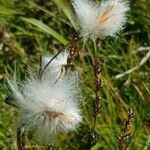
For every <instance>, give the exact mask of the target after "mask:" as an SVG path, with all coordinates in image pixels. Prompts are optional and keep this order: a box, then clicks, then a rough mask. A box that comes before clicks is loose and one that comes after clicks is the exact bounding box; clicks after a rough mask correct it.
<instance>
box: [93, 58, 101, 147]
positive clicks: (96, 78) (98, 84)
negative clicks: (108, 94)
mask: <svg viewBox="0 0 150 150" xmlns="http://www.w3.org/2000/svg"><path fill="white" fill-rule="evenodd" d="M93 71H94V83H95V101H94V103H93V131H92V134H91V145H94V144H96V142H97V138H96V137H97V136H96V133H95V127H96V122H97V115H98V113H99V108H100V106H99V105H100V97H99V91H100V90H101V88H102V84H101V79H99V73H100V60H99V58H96V59H95V61H94V63H93Z"/></svg>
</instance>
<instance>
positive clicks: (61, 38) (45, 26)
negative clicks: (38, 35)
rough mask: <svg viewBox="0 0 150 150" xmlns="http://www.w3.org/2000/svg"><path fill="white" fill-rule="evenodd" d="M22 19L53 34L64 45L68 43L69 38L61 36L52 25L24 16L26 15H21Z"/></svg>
mask: <svg viewBox="0 0 150 150" xmlns="http://www.w3.org/2000/svg"><path fill="white" fill-rule="evenodd" d="M21 20H23V21H26V22H28V23H31V24H32V25H35V26H36V27H38V28H39V29H40V30H41V31H42V32H44V33H48V34H50V35H52V36H53V37H54V38H56V39H57V40H58V41H59V42H61V43H62V44H63V45H67V44H68V40H67V39H65V38H64V37H63V36H61V35H60V34H59V33H57V32H56V31H55V30H53V29H52V28H51V27H49V26H47V25H46V24H44V23H43V22H42V21H39V20H36V19H34V18H24V17H21Z"/></svg>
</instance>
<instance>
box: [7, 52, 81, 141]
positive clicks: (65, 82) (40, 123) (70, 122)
mask: <svg viewBox="0 0 150 150" xmlns="http://www.w3.org/2000/svg"><path fill="white" fill-rule="evenodd" d="M67 55H68V54H67V52H66V51H64V52H63V53H62V54H60V55H59V57H58V58H57V57H56V58H55V59H54V62H53V63H52V64H50V65H49V67H48V68H47V69H46V70H45V71H44V73H43V76H42V78H41V79H39V78H37V74H36V73H35V72H34V71H30V72H29V77H26V79H25V81H24V82H17V81H16V80H10V81H8V83H9V85H10V87H11V90H12V92H13V96H14V98H15V99H16V100H17V103H18V105H19V127H24V128H25V129H29V128H35V129H36V133H37V134H36V135H38V136H37V137H38V138H39V139H44V141H45V140H46V139H47V141H48V142H50V140H51V139H53V137H54V135H56V133H58V132H68V131H70V130H72V129H75V128H76V126H78V124H79V123H80V122H81V115H80V109H79V100H80V98H81V96H80V95H81V90H80V87H79V84H80V81H79V78H78V74H77V73H76V72H68V73H67V74H65V76H63V77H62V78H60V79H59V80H58V81H57V82H55V80H56V78H58V72H59V71H60V70H61V65H63V64H64V63H65V62H66V57H67ZM51 57H52V56H50V57H49V58H50V59H51ZM47 61H48V57H44V58H43V62H44V63H47ZM44 63H43V65H44Z"/></svg>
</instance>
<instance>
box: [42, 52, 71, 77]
mask: <svg viewBox="0 0 150 150" xmlns="http://www.w3.org/2000/svg"><path fill="white" fill-rule="evenodd" d="M68 56H69V53H68V52H67V50H64V51H62V52H61V53H60V54H59V55H58V56H57V57H56V58H55V59H54V60H53V61H52V62H51V63H50V64H49V65H48V67H47V68H46V70H47V71H48V72H51V73H53V74H55V75H57V76H59V75H60V74H61V71H62V67H63V66H64V65H66V64H67V58H68ZM53 57H54V55H49V56H45V57H43V58H42V68H44V67H45V65H47V64H48V62H49V61H50V60H51V59H52V58H53Z"/></svg>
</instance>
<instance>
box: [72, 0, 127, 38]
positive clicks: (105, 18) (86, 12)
mask: <svg viewBox="0 0 150 150" xmlns="http://www.w3.org/2000/svg"><path fill="white" fill-rule="evenodd" d="M72 4H73V7H74V9H75V11H76V14H77V17H78V22H79V25H80V28H81V35H82V36H83V37H85V38H87V37H90V38H96V37H100V38H103V37H105V36H115V35H116V34H117V33H118V32H119V31H120V30H121V29H122V28H123V25H124V24H125V22H126V13H127V11H128V10H129V5H128V2H127V1H126V0H125V1H124V0H107V1H105V2H102V3H101V4H100V5H98V4H96V3H94V2H91V1H88V0H72Z"/></svg>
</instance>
